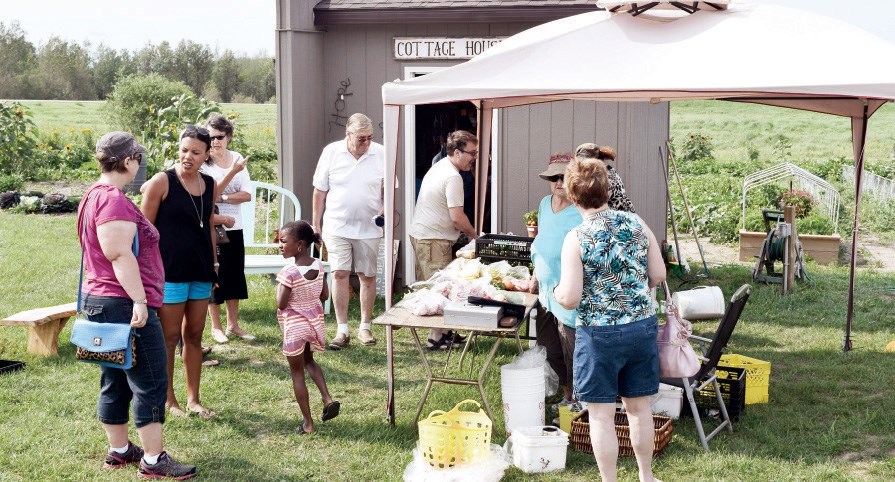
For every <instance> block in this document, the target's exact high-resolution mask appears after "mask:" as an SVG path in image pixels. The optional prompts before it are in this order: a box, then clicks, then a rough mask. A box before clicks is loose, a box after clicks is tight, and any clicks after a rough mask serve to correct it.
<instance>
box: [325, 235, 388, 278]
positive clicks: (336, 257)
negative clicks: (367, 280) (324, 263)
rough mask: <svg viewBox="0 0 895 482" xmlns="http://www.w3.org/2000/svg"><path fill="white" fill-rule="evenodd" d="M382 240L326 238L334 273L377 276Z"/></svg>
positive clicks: (330, 264)
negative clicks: (352, 272) (347, 272)
mask: <svg viewBox="0 0 895 482" xmlns="http://www.w3.org/2000/svg"><path fill="white" fill-rule="evenodd" d="M380 240H381V238H372V239H349V238H342V237H339V236H324V237H323V242H324V243H326V251H327V252H328V253H329V259H328V261H329V266H330V268H331V269H332V270H333V271H351V268H352V266H353V267H354V272H355V273H359V274H363V275H364V276H369V277H375V276H376V264H377V261H378V260H379V241H380Z"/></svg>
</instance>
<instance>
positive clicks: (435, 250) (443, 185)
mask: <svg viewBox="0 0 895 482" xmlns="http://www.w3.org/2000/svg"><path fill="white" fill-rule="evenodd" d="M478 147H479V140H478V139H477V138H476V136H474V135H472V134H471V133H469V132H467V131H454V132H452V133H451V134H450V135H448V138H447V152H448V155H447V157H445V158H444V159H442V160H440V161H438V162H436V163H435V165H433V166H432V167H431V168H430V169H429V171H428V172H426V175H425V176H424V177H423V182H422V185H420V192H419V197H418V198H417V201H416V208H415V209H414V211H413V226H411V228H410V243H411V244H412V245H413V251H414V253H416V279H417V280H427V279H429V278H430V277H432V275H433V274H434V273H435V272H436V271H438V270H440V269H442V268H444V267H445V266H447V265H448V264H449V263H450V262H451V260H452V259H453V258H454V257H453V252H452V251H453V250H452V247H453V245H454V243H455V242H457V239H458V238H459V237H460V233H465V234H466V235H467V236H469V239H471V240H472V239H476V238H477V237H478V236H477V234H476V232H475V228H473V227H472V223H470V222H469V218H468V217H467V216H466V213H465V212H463V179H462V178H461V177H460V171H469V170H470V169H471V168H472V164H473V162H475V160H476V158H477V157H478V155H479V151H478ZM453 342H454V340H453V337H451V336H449V335H448V334H446V333H445V332H444V330H436V329H433V330H431V331H430V333H429V342H428V344H427V345H426V348H428V349H430V350H439V349H446V348H450V347H451V344H452V343H453Z"/></svg>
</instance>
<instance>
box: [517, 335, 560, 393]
mask: <svg viewBox="0 0 895 482" xmlns="http://www.w3.org/2000/svg"><path fill="white" fill-rule="evenodd" d="M508 366H509V367H510V368H511V369H513V370H517V369H523V368H535V367H538V366H543V367H544V386H545V388H546V393H547V396H551V395H553V394H555V393H556V390H557V389H558V388H559V375H557V374H556V372H555V371H553V368H551V367H550V364H549V363H547V349H546V348H544V347H543V346H541V345H535V346H534V348H532V349H530V350H526V351H525V352H523V353H522V354H521V355H519V356H517V357H516V359H515V360H513V362H512V363H510V364H509V365H508Z"/></svg>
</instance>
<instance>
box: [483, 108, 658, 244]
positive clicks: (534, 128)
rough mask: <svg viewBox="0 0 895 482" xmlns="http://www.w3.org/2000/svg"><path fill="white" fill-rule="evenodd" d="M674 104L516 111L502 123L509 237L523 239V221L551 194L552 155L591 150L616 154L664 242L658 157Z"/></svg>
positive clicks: (503, 219) (504, 226)
mask: <svg viewBox="0 0 895 482" xmlns="http://www.w3.org/2000/svg"><path fill="white" fill-rule="evenodd" d="M668 113H669V110H668V103H667V102H665V103H661V104H656V105H650V104H642V103H630V102H620V103H616V102H590V101H562V102H552V103H549V104H536V105H531V106H522V107H513V108H510V109H505V110H504V112H503V114H502V115H501V121H500V122H501V125H500V127H499V129H500V139H501V142H500V143H501V152H502V155H501V156H500V157H501V159H499V162H500V167H499V172H500V177H501V179H500V180H499V185H500V193H498V196H499V198H500V222H499V224H498V226H499V228H500V230H501V231H504V232H508V231H512V232H514V233H517V234H518V233H523V232H524V230H525V225H524V223H523V222H522V214H524V213H526V212H528V211H531V210H534V209H537V208H538V205H539V204H540V202H541V199H542V198H543V197H544V196H546V195H547V194H550V186H549V184H548V183H547V182H546V181H544V180H543V179H541V178H540V177H538V174H539V173H541V172H543V171H544V169H546V167H547V162H548V160H549V158H550V155H551V154H553V153H556V152H561V151H574V150H575V148H576V147H577V146H578V145H580V144H583V143H585V142H594V143H596V144H599V145H605V146H611V147H613V148H615V150H616V161H615V162H614V163H612V164H613V167H615V168H617V169H618V171H619V174H620V175H621V177H622V180H623V181H624V182H625V189H626V191H627V192H628V195H629V196H630V197H631V200H632V201H633V202H634V206H635V209H637V212H638V214H640V216H641V217H643V219H644V220H645V221H646V222H647V224H648V225H649V226H650V228H651V229H653V231H655V233H656V237H657V238H658V239H663V238H664V237H665V236H664V233H665V215H664V213H665V191H664V188H665V187H664V178H663V177H662V169H661V164H660V163H659V157H658V152H659V151H658V150H659V147H660V146H662V145H664V143H665V140H666V139H667V137H668V127H669V124H668V122H669V117H668Z"/></svg>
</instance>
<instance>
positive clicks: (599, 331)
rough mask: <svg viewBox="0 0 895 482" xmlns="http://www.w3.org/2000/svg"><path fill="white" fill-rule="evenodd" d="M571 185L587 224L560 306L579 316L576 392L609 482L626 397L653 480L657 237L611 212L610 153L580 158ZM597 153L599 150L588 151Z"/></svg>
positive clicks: (559, 293) (577, 236) (642, 460)
mask: <svg viewBox="0 0 895 482" xmlns="http://www.w3.org/2000/svg"><path fill="white" fill-rule="evenodd" d="M583 147H585V146H581V147H579V149H578V152H576V157H575V160H574V161H572V162H571V163H570V165H569V167H568V169H567V170H566V175H565V184H566V189H567V190H568V196H569V198H570V199H571V200H572V203H573V204H574V205H575V206H576V207H577V208H578V210H579V211H580V212H581V217H582V218H583V219H584V221H583V222H582V223H581V224H580V225H579V226H578V227H577V228H575V229H573V230H572V231H571V232H570V233H569V234H568V235H567V236H566V238H565V240H564V242H563V248H562V257H561V266H562V268H561V277H560V282H559V285H558V286H557V287H556V289H555V290H554V296H555V298H556V301H558V302H559V304H561V305H562V306H563V307H565V308H567V309H575V308H577V310H578V315H577V317H576V320H575V324H576V334H575V355H574V362H573V363H574V369H573V372H574V386H575V395H576V398H577V399H578V400H579V401H581V402H584V403H587V408H588V412H589V416H590V436H591V444H592V445H593V449H594V457H595V458H596V460H597V465H598V466H599V468H600V475H601V476H602V478H603V480H615V477H616V462H617V459H618V440H617V438H616V434H615V421H614V420H615V400H616V397H617V396H619V395H620V396H621V397H622V402H623V403H624V404H625V409H626V411H627V412H628V420H629V423H630V428H631V442H632V445H633V448H634V454H635V456H636V457H637V466H638V469H639V472H640V474H639V475H640V480H641V481H646V482H649V481H652V480H654V478H653V473H652V466H651V463H652V455H653V418H652V411H651V409H650V404H649V396H650V395H653V394H655V393H656V392H658V389H659V358H658V346H657V343H656V334H657V331H658V321H657V319H656V313H655V309H654V308H653V303H652V298H651V297H650V288H652V287H654V286H656V285H658V284H659V283H661V282H662V281H663V280H664V279H665V265H664V264H663V262H662V255H661V252H660V249H659V246H658V244H657V242H656V237H655V236H654V235H653V233H652V231H650V229H649V228H648V227H647V226H646V224H645V223H644V222H643V220H642V219H640V217H639V216H637V215H636V214H633V213H630V212H625V211H618V210H615V209H610V207H609V197H610V194H611V193H610V187H609V185H610V182H609V174H608V171H607V169H606V165H605V164H603V162H602V161H601V160H599V159H601V158H610V159H613V158H615V153H614V151H613V150H612V149H611V148H608V147H596V146H595V150H596V154H597V155H595V156H587V157H584V156H581V155H580V151H582V148H583ZM589 150H594V148H589Z"/></svg>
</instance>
